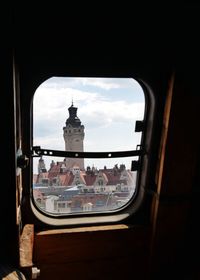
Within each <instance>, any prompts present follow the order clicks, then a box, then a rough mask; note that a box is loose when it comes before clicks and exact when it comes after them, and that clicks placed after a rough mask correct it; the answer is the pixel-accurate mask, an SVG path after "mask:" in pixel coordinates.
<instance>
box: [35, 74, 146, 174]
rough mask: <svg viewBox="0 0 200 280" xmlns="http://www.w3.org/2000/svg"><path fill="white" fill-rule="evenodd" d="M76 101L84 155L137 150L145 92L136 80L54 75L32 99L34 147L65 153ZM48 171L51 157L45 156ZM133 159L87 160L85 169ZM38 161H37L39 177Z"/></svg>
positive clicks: (109, 165) (57, 159)
mask: <svg viewBox="0 0 200 280" xmlns="http://www.w3.org/2000/svg"><path fill="white" fill-rule="evenodd" d="M72 101H73V105H74V107H77V108H78V110H77V116H78V117H79V119H80V120H81V123H82V125H84V127H85V138H84V151H85V152H100V151H101V152H103V151H104V152H113V151H125V150H135V149H136V145H137V144H140V139H141V133H138V132H137V133H136V132H135V121H136V120H143V118H144V106H145V103H144V93H143V90H142V88H141V86H140V85H139V83H138V82H137V81H135V80H134V79H133V78H66V77H52V78H50V79H48V80H46V81H45V82H44V83H42V84H41V85H40V86H39V87H38V88H37V90H36V92H35V94H34V98H33V145H34V146H40V147H41V148H42V149H43V148H44V149H53V150H64V149H65V143H64V138H63V127H64V126H65V122H66V120H67V118H68V117H69V112H68V108H69V107H70V106H71V104H72ZM43 158H44V160H45V163H46V168H47V169H49V164H50V162H51V160H52V159H54V161H62V160H63V158H55V157H54V158H53V157H43ZM133 159H134V158H117V159H116V158H114V159H105V160H103V159H85V167H86V166H88V165H90V166H95V167H97V168H103V166H104V165H106V166H107V167H108V168H111V167H113V166H114V164H119V165H120V164H125V165H126V167H127V168H130V162H131V160H133ZM37 164H38V158H35V159H34V164H33V166H34V170H33V171H34V173H37Z"/></svg>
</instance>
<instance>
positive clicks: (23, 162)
mask: <svg viewBox="0 0 200 280" xmlns="http://www.w3.org/2000/svg"><path fill="white" fill-rule="evenodd" d="M28 164H29V158H28V157H27V156H26V155H23V154H22V153H21V151H18V153H17V167H18V168H22V169H24V168H26V167H27V166H28Z"/></svg>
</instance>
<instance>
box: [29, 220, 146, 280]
mask: <svg viewBox="0 0 200 280" xmlns="http://www.w3.org/2000/svg"><path fill="white" fill-rule="evenodd" d="M148 246H149V228H148V227H144V226H130V227H129V226H127V225H109V226H94V227H80V228H71V229H57V230H49V231H44V232H39V233H35V241H34V259H33V261H34V264H35V265H36V266H37V267H38V268H39V269H40V271H41V274H40V279H49V280H50V279H63V277H64V278H65V277H66V275H70V279H79V278H80V279H83V280H86V279H87V280H88V279H120V278H124V277H128V275H130V273H131V271H134V275H136V276H138V277H139V276H140V277H141V278H140V279H143V278H142V274H143V272H145V271H147V263H148V255H149V253H148V252H149V247H148Z"/></svg>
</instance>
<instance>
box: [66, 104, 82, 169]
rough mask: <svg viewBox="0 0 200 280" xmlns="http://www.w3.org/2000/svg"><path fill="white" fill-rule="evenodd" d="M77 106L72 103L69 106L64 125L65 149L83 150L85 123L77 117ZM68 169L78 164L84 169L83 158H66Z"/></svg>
mask: <svg viewBox="0 0 200 280" xmlns="http://www.w3.org/2000/svg"><path fill="white" fill-rule="evenodd" d="M77 109H78V108H77V107H74V104H73V102H72V105H71V106H70V107H69V108H68V111H69V117H68V119H67V120H66V122H65V124H66V126H65V127H63V136H64V140H65V151H74V152H83V140H84V136H85V133H84V125H82V124H81V121H80V119H79V118H78V117H77ZM65 162H66V167H67V169H70V168H73V166H78V167H79V168H80V170H84V159H83V158H66V161H65Z"/></svg>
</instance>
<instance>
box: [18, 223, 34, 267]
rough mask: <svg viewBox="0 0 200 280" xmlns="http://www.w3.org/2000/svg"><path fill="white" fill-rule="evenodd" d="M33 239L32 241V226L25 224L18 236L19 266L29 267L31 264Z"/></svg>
mask: <svg viewBox="0 0 200 280" xmlns="http://www.w3.org/2000/svg"><path fill="white" fill-rule="evenodd" d="M33 241H34V226H33V225H32V224H27V225H25V226H24V228H23V232H22V235H21V237H20V266H21V267H31V266H32V265H33V261H32V258H33Z"/></svg>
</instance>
